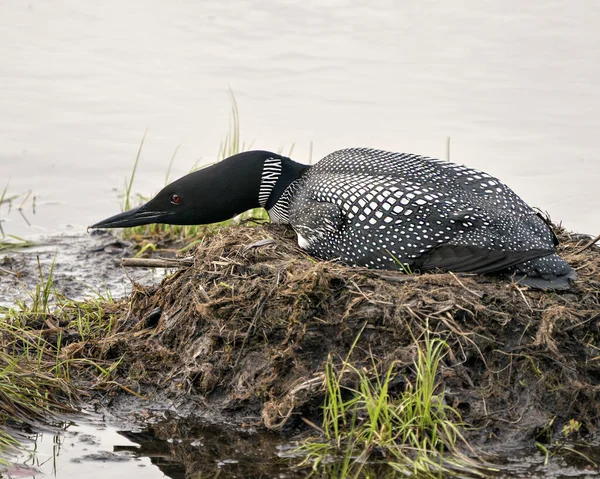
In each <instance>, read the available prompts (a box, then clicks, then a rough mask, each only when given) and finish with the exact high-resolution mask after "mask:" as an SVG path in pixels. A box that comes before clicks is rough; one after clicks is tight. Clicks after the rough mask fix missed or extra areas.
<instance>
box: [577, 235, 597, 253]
mask: <svg viewBox="0 0 600 479" xmlns="http://www.w3.org/2000/svg"><path fill="white" fill-rule="evenodd" d="M598 241H600V235H598V236H596V237H595V238H594V239H593V240H591V241H590V242H589V243H588V244H586V245H585V246H582V247H581V248H579V249H578V250H577V251H575V253H573V254H579V253H582V252H583V251H585V250H586V249H588V248H589V247H590V246H592V245H594V244H595V243H597V242H598Z"/></svg>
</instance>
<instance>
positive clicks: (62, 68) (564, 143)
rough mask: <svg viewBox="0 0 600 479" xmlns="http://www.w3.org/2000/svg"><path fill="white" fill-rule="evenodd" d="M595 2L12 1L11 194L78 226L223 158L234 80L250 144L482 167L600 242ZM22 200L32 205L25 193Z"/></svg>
mask: <svg viewBox="0 0 600 479" xmlns="http://www.w3.org/2000/svg"><path fill="white" fill-rule="evenodd" d="M599 52H600V3H599V2H597V1H596V0H580V1H578V2H569V1H567V0H553V1H530V2H517V1H505V2H495V1H481V0H457V1H455V2H439V1H435V2H434V1H418V2H417V1H405V2H397V1H392V0H389V1H375V2H370V3H368V4H359V3H356V2H353V1H349V0H338V1H330V2H315V1H296V0H289V1H279V2H274V1H261V2H249V1H242V0H233V1H230V2H217V1H214V0H206V1H203V2H191V1H173V2H151V3H149V2H143V1H141V0H131V1H129V2H121V1H116V0H106V1H104V2H80V1H76V0H54V1H51V2H50V1H47V2H41V1H19V0H14V1H11V2H3V3H2V5H1V6H0V58H2V62H1V64H0V188H3V187H4V184H5V183H6V181H8V180H10V184H9V191H10V192H12V193H24V192H26V191H29V190H31V191H32V195H35V196H36V207H35V214H34V213H33V207H32V197H30V198H29V199H28V200H27V202H26V203H25V204H24V211H25V213H26V215H27V217H28V219H29V221H30V222H31V224H32V226H31V227H29V226H27V224H26V223H25V222H24V221H23V219H22V218H21V216H20V215H19V214H17V213H16V212H15V211H14V210H13V212H12V213H10V214H9V215H8V216H7V212H6V207H5V208H3V210H2V211H0V216H2V217H4V219H5V221H4V224H3V227H4V229H5V231H6V232H8V233H12V234H17V235H22V236H31V235H34V234H37V233H46V232H60V231H64V230H66V229H75V230H83V229H84V228H85V226H87V225H89V224H91V223H93V222H95V221H97V220H99V219H101V218H104V217H105V216H107V215H110V214H113V213H116V212H117V211H118V210H119V200H118V194H119V193H120V192H121V191H122V189H123V182H124V178H125V177H126V176H127V175H128V174H129V173H130V171H131V167H132V163H133V160H134V158H135V154H136V151H137V147H138V145H139V142H140V139H141V137H142V135H143V133H144V130H146V129H148V134H147V140H146V144H145V147H144V151H143V156H142V164H141V166H140V172H139V174H138V178H137V184H136V187H135V189H136V190H137V191H138V192H140V193H145V194H150V193H152V192H156V191H157V190H158V189H159V188H160V187H161V186H162V184H163V182H164V174H165V171H166V168H167V164H168V162H169V159H170V158H171V155H172V154H173V151H174V150H175V148H176V147H177V146H179V145H180V149H179V153H178V157H177V161H176V164H175V168H174V170H173V176H178V175H180V174H183V173H185V172H187V171H188V170H189V168H190V167H191V166H192V165H193V164H194V163H195V162H196V161H198V160H200V161H201V162H208V161H212V160H213V159H214V157H215V155H216V153H217V150H218V145H219V143H220V141H221V139H222V138H223V137H224V135H225V134H226V131H227V125H228V114H229V99H228V93H227V89H228V88H229V87H231V88H232V89H233V90H234V92H235V94H236V97H237V100H238V103H239V105H240V109H241V115H242V118H241V124H242V136H243V138H244V139H246V140H247V141H252V140H254V144H253V145H254V147H257V148H264V149H272V150H278V149H279V148H281V147H284V152H287V151H288V149H289V147H290V145H291V144H292V143H294V142H295V145H296V146H295V149H294V154H293V156H294V158H295V159H297V160H299V161H308V158H309V148H310V142H313V145H314V152H313V158H314V159H318V158H321V157H322V156H324V155H325V154H327V153H329V152H331V151H333V150H335V149H338V148H344V147H349V146H372V147H378V148H382V149H389V150H395V151H408V152H418V153H422V154H427V155H431V156H441V157H444V156H445V154H446V146H445V142H446V137H448V136H449V137H451V139H452V143H451V159H453V160H455V161H457V162H461V163H466V164H469V165H471V166H475V167H478V168H481V169H484V170H486V171H488V172H490V173H492V174H494V175H496V176H499V177H500V178H501V179H502V180H504V181H505V182H507V183H508V184H509V185H510V186H511V187H513V189H515V190H516V191H517V192H518V193H519V194H520V195H521V196H522V197H523V198H524V199H525V200H526V201H528V202H529V203H531V204H532V205H534V206H538V207H540V208H542V209H543V210H547V211H548V212H550V214H551V215H552V217H553V218H554V219H555V220H562V221H563V223H564V224H565V225H566V226H567V227H569V228H571V229H574V230H578V231H582V232H589V233H598V232H600V231H599V230H600V221H599V220H598V213H597V211H598V210H599V208H600V196H599V195H598V194H597V188H598V184H599V183H600V165H599V162H598V158H597V150H598V147H599V146H600V137H599V136H598V132H599V131H600V115H599V114H598V112H599V111H600V89H599V88H598V85H599V84H600V61H599ZM19 201H20V200H19Z"/></svg>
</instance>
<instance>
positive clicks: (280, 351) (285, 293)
mask: <svg viewBox="0 0 600 479" xmlns="http://www.w3.org/2000/svg"><path fill="white" fill-rule="evenodd" d="M557 233H558V235H559V237H560V239H561V245H560V247H559V253H560V254H561V255H562V256H563V257H564V258H565V259H566V260H567V261H568V262H569V263H570V264H571V265H572V266H573V267H574V268H575V269H576V270H577V271H578V274H579V279H578V281H577V282H576V284H575V285H574V287H573V288H572V290H570V291H568V292H560V293H555V292H541V291H534V290H528V289H526V288H523V287H519V286H517V285H515V284H514V283H511V281H510V280H509V279H507V278H504V277H494V276H478V275H465V274H461V275H458V274H452V273H428V274H422V275H406V274H402V273H401V272H390V271H375V270H367V269H359V268H348V267H345V266H343V265H340V264H336V263H332V262H322V261H316V260H314V259H313V258H311V257H309V256H307V255H306V254H305V253H303V252H302V251H301V250H300V249H299V248H298V247H297V246H296V243H295V237H294V234H293V232H291V231H290V230H288V229H285V228H283V227H276V226H273V225H267V226H264V227H243V226H242V227H232V228H228V229H223V230H221V231H220V232H218V233H217V234H215V235H213V236H211V237H207V238H206V239H205V240H204V242H203V243H202V244H201V245H200V246H198V247H197V249H196V250H195V253H194V255H193V261H190V263H191V264H190V265H189V266H184V267H181V268H180V269H178V270H176V271H175V272H174V273H173V274H172V275H170V276H168V277H166V278H165V279H164V280H163V281H162V283H161V284H160V285H158V286H155V287H151V288H143V287H136V289H135V291H134V293H133V295H132V297H131V298H130V299H129V301H128V302H127V303H124V304H123V311H122V313H121V314H120V316H119V318H118V320H117V323H116V325H115V327H114V328H113V332H112V334H111V336H109V337H107V338H104V339H102V340H99V341H98V342H97V343H94V344H93V345H92V344H90V345H89V346H90V347H91V349H93V351H94V354H95V355H96V356H98V357H102V358H104V359H116V358H121V357H122V358H123V359H122V361H121V363H120V366H119V369H118V374H119V375H120V376H119V377H118V378H117V381H118V382H120V383H121V384H122V385H124V386H126V387H127V388H129V389H132V390H134V391H136V392H138V393H139V394H140V395H143V396H145V397H149V398H154V399H155V400H157V401H164V400H165V399H168V400H172V401H174V402H173V403H174V404H176V405H178V406H179V407H180V408H181V409H186V408H187V412H188V413H194V412H195V413H198V414H204V413H206V412H207V411H210V412H211V413H220V414H221V415H222V417H226V418H229V419H230V420H233V421H237V422H246V423H249V422H250V423H262V424H264V425H265V426H266V427H267V428H270V429H282V428H285V427H290V426H294V425H295V424H298V421H299V418H301V417H306V418H312V420H314V421H318V417H317V416H318V414H319V406H320V405H321V403H322V400H323V397H324V388H323V371H324V364H325V362H326V361H327V359H328V357H331V358H332V360H333V362H334V363H335V362H336V361H338V362H341V361H342V360H343V359H344V358H346V355H347V354H348V351H349V350H350V348H351V346H352V344H353V342H354V341H355V340H356V338H357V336H359V333H360V337H359V339H358V342H357V344H356V347H355V348H354V351H353V353H352V356H351V358H350V361H351V362H352V363H353V364H354V365H355V366H357V367H359V368H360V367H364V368H366V369H367V370H373V368H377V369H380V370H381V371H383V370H386V369H387V368H388V367H389V366H390V364H392V363H395V364H396V365H397V377H396V379H395V380H394V382H393V383H394V385H395V386H394V387H396V388H397V389H399V390H401V389H402V387H403V386H402V385H403V384H405V381H411V380H412V379H411V378H413V377H414V365H413V361H414V359H415V357H416V352H417V348H418V347H419V338H423V337H424V333H425V332H426V330H428V331H429V334H430V335H432V336H434V337H440V338H442V339H444V340H445V341H446V342H447V344H448V346H449V347H448V353H447V354H446V356H445V357H444V358H443V360H442V367H441V370H440V371H439V380H440V384H441V385H442V387H443V388H444V389H445V393H446V395H445V397H446V400H447V401H448V402H450V403H451V404H452V405H453V406H455V407H456V408H457V409H458V410H459V411H460V412H461V413H462V415H463V419H464V421H465V422H466V423H468V424H470V425H472V426H474V427H475V428H477V429H476V431H478V432H473V433H472V434H474V435H479V436H480V438H481V439H486V438H494V437H496V438H503V437H504V438H506V434H508V433H509V432H512V434H513V435H515V436H517V435H518V437H520V438H523V439H525V438H529V439H531V437H532V436H533V435H535V434H536V433H537V432H539V431H540V430H541V429H542V428H543V427H544V426H546V425H548V424H553V427H554V428H555V431H556V430H560V427H561V426H562V425H563V424H564V423H565V422H567V421H569V420H570V419H575V420H578V421H580V422H581V423H582V424H583V429H585V430H586V431H587V432H590V433H593V432H594V431H595V430H596V428H597V426H598V425H599V424H600V394H599V392H600V382H599V380H600V331H599V330H598V320H599V318H600V249H599V248H597V247H595V246H593V247H589V248H587V249H585V250H583V251H581V249H582V246H583V245H585V243H586V242H587V241H589V238H588V239H586V238H583V237H581V236H574V235H570V234H568V233H567V232H565V231H563V230H559V231H557ZM361 331H362V333H361ZM415 338H416V339H415ZM88 352H90V349H89V348H88ZM344 380H345V381H348V384H349V385H351V383H352V381H353V378H352V377H351V376H350V375H349V376H348V377H347V378H345V379H344ZM125 394H126V393H125V392H124V390H123V388H121V387H116V386H115V387H114V389H112V390H111V391H110V394H109V397H110V398H112V400H114V401H117V402H118V401H119V398H121V397H122V396H123V395H125ZM552 418H555V420H554V421H553V422H551V419H552Z"/></svg>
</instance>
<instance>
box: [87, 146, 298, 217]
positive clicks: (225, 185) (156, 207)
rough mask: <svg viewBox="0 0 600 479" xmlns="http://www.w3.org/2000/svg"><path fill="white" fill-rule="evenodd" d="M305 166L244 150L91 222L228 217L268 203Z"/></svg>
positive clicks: (270, 202) (269, 154)
mask: <svg viewBox="0 0 600 479" xmlns="http://www.w3.org/2000/svg"><path fill="white" fill-rule="evenodd" d="M307 168H308V166H306V165H301V164H300V163H296V162H294V161H292V160H290V159H289V158H286V157H284V156H281V155H277V154H276V153H271V152H269V151H246V152H244V153H239V154H237V155H234V156H230V157H229V158H226V159H224V160H223V161H220V162H218V163H216V164H214V165H212V166H209V167H206V168H203V169H201V170H198V171H195V172H193V173H190V174H188V175H186V176H184V177H182V178H179V179H178V180H176V181H174V182H173V183H171V184H169V185H167V186H165V187H164V188H163V189H162V190H161V191H160V192H159V193H158V194H157V195H156V196H155V197H154V198H152V199H151V200H150V201H148V202H147V203H146V204H144V205H142V206H140V207H138V208H133V209H131V210H129V211H125V212H123V213H119V214H117V215H115V216H111V217H110V218H107V219H105V220H102V221H100V222H98V223H96V224H94V225H92V226H90V228H128V227H132V226H139V225H146V224H150V223H166V224H173V225H202V224H209V223H215V222H217V221H224V220H227V219H230V218H232V217H234V216H235V215H237V214H239V213H243V212H244V211H246V210H249V209H251V208H258V207H259V206H263V207H266V208H269V207H270V206H272V205H273V203H275V201H277V198H279V196H280V195H281V193H283V191H284V190H285V188H286V187H287V186H288V185H289V184H290V183H291V182H292V181H294V180H295V179H297V178H298V177H299V176H300V175H301V174H302V173H303V172H304V171H305V170H306V169H307Z"/></svg>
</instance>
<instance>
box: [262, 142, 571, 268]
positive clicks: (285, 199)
mask: <svg viewBox="0 0 600 479" xmlns="http://www.w3.org/2000/svg"><path fill="white" fill-rule="evenodd" d="M269 213H270V214H271V217H272V219H273V221H274V222H281V223H289V224H291V226H292V227H293V228H294V229H295V230H296V232H297V233H298V235H299V241H300V245H301V247H303V248H304V249H306V250H307V251H309V252H310V253H311V254H314V255H315V256H318V257H321V258H324V259H334V258H337V259H340V260H342V261H344V262H346V263H348V264H351V265H358V266H367V267H372V268H386V269H390V268H398V267H401V266H400V265H399V263H403V264H409V265H416V266H419V265H421V266H422V267H424V268H425V269H431V267H435V264H433V260H430V259H427V258H431V257H432V255H433V254H434V253H435V254H438V255H439V254H440V252H442V253H443V254H444V255H446V256H448V254H450V255H456V256H457V257H456V258H448V257H444V258H442V259H443V261H442V262H441V263H440V264H441V265H442V266H443V265H444V264H447V265H450V266H454V267H448V268H447V269H454V270H458V271H460V270H464V271H468V270H474V271H477V272H490V271H494V270H495V269H494V268H495V266H497V267H498V269H503V268H506V265H509V266H513V265H514V264H517V263H516V262H515V261H513V262H512V263H510V264H509V261H508V260H507V259H506V258H504V259H502V258H501V255H500V256H498V252H503V254H504V256H507V255H508V256H510V255H511V254H512V255H513V259H514V258H515V257H518V255H519V254H521V253H522V252H527V251H530V252H531V251H538V252H539V253H538V256H539V257H540V258H539V259H541V260H544V258H542V257H544V256H545V257H547V258H546V259H547V261H545V260H544V261H542V263H543V265H542V266H544V265H545V266H548V265H550V269H552V267H555V268H554V269H555V270H557V269H560V268H563V269H564V267H565V266H566V268H569V267H568V265H566V263H564V261H563V260H562V259H560V258H559V257H558V256H556V255H553V254H552V253H553V251H554V235H553V233H552V231H551V230H550V228H549V227H548V225H547V224H546V223H545V222H544V221H543V220H542V219H541V218H540V217H539V216H537V215H536V213H535V212H534V211H533V210H532V209H531V208H530V207H529V206H528V205H527V204H526V203H525V202H524V201H523V200H521V198H519V197H518V196H517V195H516V194H515V193H514V192H513V191H512V190H511V189H510V188H508V187H507V186H506V185H504V184H502V183H501V182H500V181H499V180H498V179H496V178H493V177H492V176H490V175H488V174H487V173H484V172H481V171H479V170H476V169H473V168H468V167H466V166H462V165H458V164H454V163H451V162H447V161H443V160H438V159H434V158H428V157H424V156H419V155H413V154H405V153H391V152H385V151H380V150H373V149H367V148H353V149H346V150H340V151H336V152H334V153H331V154H330V155H328V156H326V157H325V158H323V159H322V160H321V161H319V162H318V163H317V164H316V165H315V166H313V167H311V168H310V169H309V170H308V171H307V172H306V173H305V174H304V175H303V176H302V177H300V178H299V179H297V180H296V181H294V182H293V183H292V184H291V185H290V186H289V187H288V189H287V190H286V191H285V192H284V193H283V194H282V195H281V197H280V198H279V199H278V201H277V202H276V203H275V205H274V206H273V208H271V210H269ZM442 246H443V248H442ZM473 251H475V253H473ZM489 251H492V252H494V253H495V254H496V255H497V257H496V258H495V259H489V258H486V257H485V255H486V254H487V253H488V252H489ZM448 252H450V253H448ZM465 252H468V254H466V253H465ZM428 255H429V256H428ZM461 255H462V256H461ZM469 255H471V256H473V255H474V256H477V255H481V258H480V259H477V258H475V259H473V258H472V257H469ZM463 256H464V257H463ZM525 257H526V258H527V261H523V262H522V264H523V266H524V267H527V262H528V261H529V259H530V258H533V257H534V256H533V253H529V256H524V258H525ZM499 258H500V259H499ZM532 261H533V262H535V261H536V260H532ZM553 262H555V263H556V264H553ZM563 263H564V264H563ZM542 269H543V267H542ZM569 269H570V268H569ZM555 272H556V271H555Z"/></svg>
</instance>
